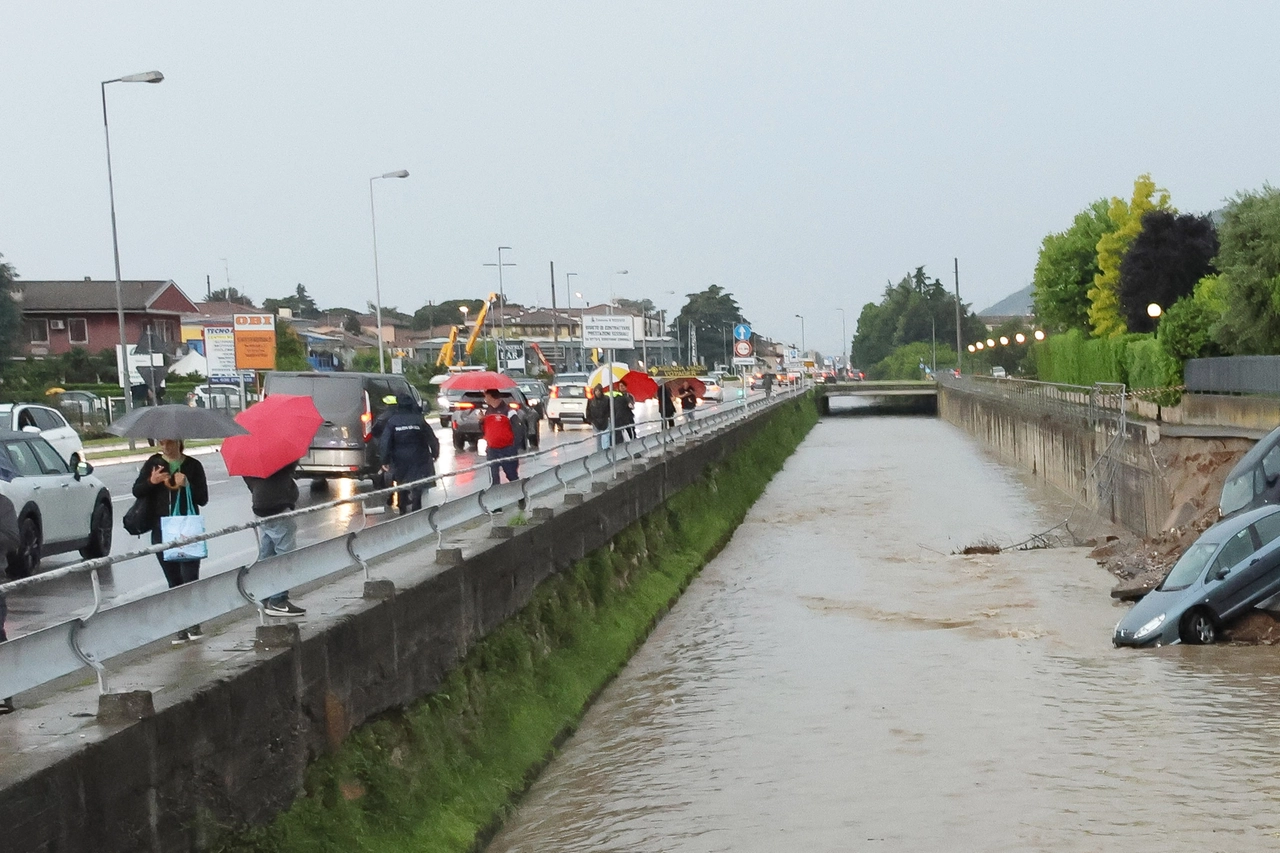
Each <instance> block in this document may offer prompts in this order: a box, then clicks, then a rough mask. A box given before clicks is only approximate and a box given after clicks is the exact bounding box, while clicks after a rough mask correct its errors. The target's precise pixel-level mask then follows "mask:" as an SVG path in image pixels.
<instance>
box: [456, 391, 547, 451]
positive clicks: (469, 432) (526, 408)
mask: <svg viewBox="0 0 1280 853" xmlns="http://www.w3.org/2000/svg"><path fill="white" fill-rule="evenodd" d="M498 395H499V396H500V397H502V399H504V400H506V401H507V402H508V403H511V404H513V405H515V407H516V408H517V409H518V410H519V416H520V417H521V418H522V419H523V420H524V430H525V435H526V436H528V438H529V446H530V447H533V448H536V447H538V445H539V444H541V436H540V435H539V434H538V413H537V412H535V411H534V410H533V407H532V406H530V405H529V400H528V398H527V397H525V395H524V392H523V391H521V390H520V389H519V388H504V389H503V390H501V391H499V392H498ZM483 409H484V392H483V391H464V392H463V393H462V399H460V400H459V401H458V402H457V403H456V404H455V407H454V410H453V414H452V416H451V418H450V422H451V431H452V433H453V446H454V448H455V449H457V450H461V449H462V448H463V447H465V446H466V445H468V444H470V445H471V449H472V450H475V449H477V448H478V447H479V445H480V439H481V438H483V437H484V429H483V426H482V424H481V422H480V421H481V416H480V412H481V411H482V410H483Z"/></svg>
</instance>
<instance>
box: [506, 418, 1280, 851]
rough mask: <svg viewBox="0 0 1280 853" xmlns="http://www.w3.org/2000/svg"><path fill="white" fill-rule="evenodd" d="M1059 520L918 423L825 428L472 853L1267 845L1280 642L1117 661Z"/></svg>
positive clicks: (951, 438) (1102, 595) (1104, 591)
mask: <svg viewBox="0 0 1280 853" xmlns="http://www.w3.org/2000/svg"><path fill="white" fill-rule="evenodd" d="M1063 515H1064V508H1063V506H1062V505H1061V504H1060V503H1056V502H1055V501H1054V499H1053V497H1052V496H1051V495H1048V494H1046V493H1044V492H1042V491H1040V490H1038V489H1037V487H1035V486H1034V485H1033V484H1031V483H1029V482H1028V481H1027V480H1025V479H1024V478H1022V477H1021V476H1020V475H1019V474H1018V473H1017V472H1015V471H1013V470H1011V469H1009V468H1006V467H1004V466H1002V465H1001V464H999V463H998V462H996V461H995V460H993V459H992V458H991V457H989V456H987V455H986V454H985V453H984V451H983V450H982V449H981V448H980V447H979V446H978V444H977V443H976V442H974V441H973V440H972V439H970V438H969V437H967V436H966V435H964V434H963V433H961V432H960V431H959V430H957V429H955V428H953V427H951V426H949V425H948V424H945V423H943V422H941V421H937V420H932V419H927V418H828V419H825V420H823V421H822V422H821V423H820V424H819V425H818V426H817V427H816V428H815V429H814V430H813V432H812V433H811V434H810V436H809V438H808V439H807V440H806V441H805V443H804V444H803V445H802V446H801V448H800V449H799V451H798V452H797V453H796V454H795V455H794V456H793V457H792V458H791V459H790V460H789V461H788V462H787V465H786V467H785V469H784V470H783V471H782V472H781V473H779V474H778V476H777V477H776V478H775V479H774V481H773V482H772V484H771V485H770V487H769V489H768V491H767V492H766V493H765V495H764V496H763V497H762V499H761V500H760V501H759V502H758V503H757V504H756V506H755V508H754V509H753V510H752V511H751V513H750V515H749V517H748V518H747V520H746V522H745V523H744V524H743V525H742V526H741V527H740V528H739V530H738V531H737V533H736V535H735V536H734V538H733V540H732V542H730V544H729V545H728V546H727V547H726V548H725V550H724V551H723V552H722V553H721V554H720V556H719V557H717V558H716V559H715V560H714V561H713V562H712V563H711V564H709V565H708V566H707V567H706V569H705V570H704V571H703V573H702V575H701V576H700V577H699V578H698V579H697V580H696V581H695V582H694V583H693V585H692V586H691V587H690V588H689V590H688V591H687V592H686V594H685V595H684V597H683V598H682V599H681V600H680V601H679V603H678V604H677V605H676V606H675V607H674V608H673V610H672V611H671V613H670V614H669V615H668V616H667V617H666V618H665V619H664V620H663V621H662V623H661V624H660V625H659V626H658V628H657V629H656V631H655V632H654V634H653V635H652V637H651V638H650V639H649V641H648V642H647V643H646V644H645V645H644V647H643V648H642V649H641V650H640V651H639V652H638V653H637V654H636V656H635V658H634V659H633V660H632V661H631V662H630V664H629V665H628V666H627V667H626V669H625V670H624V671H623V672H622V673H621V675H620V676H619V677H618V678H617V680H616V681H614V682H613V683H612V684H611V685H610V686H609V688H608V689H607V690H606V691H605V692H604V693H603V694H602V696H601V697H600V699H599V700H598V701H597V702H596V704H595V705H594V706H593V707H592V708H591V710H590V711H589V713H588V714H587V716H586V718H585V720H584V721H583V723H582V726H581V728H580V729H579V731H578V732H577V734H576V735H575V736H574V737H573V738H572V739H571V740H570V741H569V742H568V743H567V744H565V746H564V749H563V751H562V753H561V754H560V756H558V757H557V758H556V760H555V761H553V762H552V763H551V764H550V765H549V766H548V767H547V768H546V770H545V771H544V772H543V774H542V776H541V777H540V779H539V780H538V781H537V783H536V784H535V785H534V787H533V789H532V790H531V791H530V792H529V794H528V795H527V796H526V797H525V798H524V800H523V801H522V802H521V804H520V807H519V809H518V810H517V811H516V813H515V814H513V816H512V817H511V818H510V819H509V821H508V822H507V824H506V826H505V827H504V828H503V829H502V831H501V832H500V833H499V834H498V836H497V837H496V838H495V839H494V840H493V842H492V843H491V845H490V846H489V848H488V849H489V851H490V853H507V851H511V853H514V851H527V853H533V851H537V853H548V851H699V853H701V851H722V850H723V851H784V850H797V851H841V850H855V849H857V850H861V849H877V850H903V851H942V850H955V851H969V850H984V851H985V850H1011V851H1013V850H1016V851H1027V850H1037V851H1038V850H1052V851H1059V850H1062V851H1110V850H1119V851H1145V850H1157V849H1159V850H1175V851H1176V850H1188V851H1191V850H1194V851H1211V850H1231V851H1245V850H1248V851H1252V850H1276V849H1280V810H1278V809H1277V804H1278V801H1280V650H1277V649H1275V648H1265V647H1230V646H1214V647H1171V648H1165V649H1162V650H1158V651H1147V652H1133V651H1119V650H1115V649H1113V648H1112V647H1111V644H1110V633H1111V629H1112V627H1113V625H1114V624H1115V622H1116V620H1117V619H1118V618H1119V617H1120V615H1121V613H1122V610H1121V609H1120V608H1119V607H1117V606H1115V605H1113V604H1112V603H1111V601H1110V600H1109V597H1108V590H1109V589H1110V587H1111V585H1112V579H1111V577H1110V576H1109V575H1107V574H1106V573H1105V572H1104V571H1102V570H1101V569H1099V568H1097V567H1096V566H1095V564H1094V563H1093V562H1092V561H1090V560H1089V559H1087V557H1086V556H1085V555H1086V550H1087V549H1083V548H1058V549H1051V550H1039V551H1023V552H1017V553H1006V554H1000V555H995V556H969V557H963V556H953V555H952V552H954V551H955V550H957V549H959V548H961V547H963V546H964V545H967V544H970V543H973V542H974V541H976V540H979V539H983V538H988V539H993V540H996V541H999V542H1004V543H1009V542H1015V541H1020V540H1022V539H1025V538H1026V537H1027V536H1028V535H1029V534H1031V533H1034V532H1036V531H1038V530H1043V529H1045V528H1048V527H1050V526H1052V525H1054V524H1055V523H1057V522H1058V521H1061V520H1062V517H1063Z"/></svg>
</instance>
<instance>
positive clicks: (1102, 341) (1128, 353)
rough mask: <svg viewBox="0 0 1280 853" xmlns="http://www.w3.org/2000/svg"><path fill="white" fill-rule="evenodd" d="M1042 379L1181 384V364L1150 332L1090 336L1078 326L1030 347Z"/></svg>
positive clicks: (1153, 385)
mask: <svg viewBox="0 0 1280 853" xmlns="http://www.w3.org/2000/svg"><path fill="white" fill-rule="evenodd" d="M1032 353H1033V357H1034V359H1035V365H1036V374H1037V376H1038V377H1039V379H1040V380H1041V381H1042V382H1059V383H1062V384H1064V385H1093V384H1094V383H1096V382H1123V383H1124V384H1125V385H1127V386H1129V387H1130V388H1169V387H1171V386H1177V385H1181V384H1182V364H1181V363H1180V362H1179V361H1178V360H1177V359H1175V358H1173V357H1172V356H1170V355H1169V354H1168V353H1167V352H1166V351H1165V350H1164V348H1163V347H1161V346H1160V344H1159V342H1158V341H1156V339H1155V337H1154V336H1152V335H1121V336H1119V337H1114V338H1090V337H1087V336H1085V334H1084V333H1083V332H1081V331H1080V330H1078V329H1072V330H1071V331H1069V332H1067V333H1066V334H1063V335H1053V336H1050V337H1049V338H1047V339H1045V340H1043V341H1040V342H1038V343H1036V345H1035V346H1034V348H1033V349H1032Z"/></svg>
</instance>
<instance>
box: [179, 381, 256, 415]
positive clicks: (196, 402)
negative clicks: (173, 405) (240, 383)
mask: <svg viewBox="0 0 1280 853" xmlns="http://www.w3.org/2000/svg"><path fill="white" fill-rule="evenodd" d="M187 405H188V406H197V407H199V408H201V409H232V410H236V411H238V410H240V409H243V408H244V406H243V405H242V404H241V402H240V389H239V388H237V387H236V386H234V385H207V384H206V385H197V386H196V387H194V388H192V389H191V392H190V393H189V394H187Z"/></svg>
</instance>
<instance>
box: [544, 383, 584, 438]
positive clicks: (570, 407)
mask: <svg viewBox="0 0 1280 853" xmlns="http://www.w3.org/2000/svg"><path fill="white" fill-rule="evenodd" d="M546 409H547V423H548V424H549V425H550V426H551V430H552V431H553V432H554V431H555V430H563V429H564V427H565V424H584V423H586V422H587V374H585V373H561V374H560V375H559V376H557V377H556V379H555V382H553V383H552V385H551V393H550V394H549V395H548V397H547V406H546Z"/></svg>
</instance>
